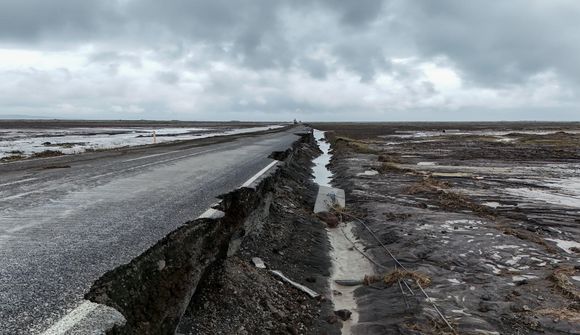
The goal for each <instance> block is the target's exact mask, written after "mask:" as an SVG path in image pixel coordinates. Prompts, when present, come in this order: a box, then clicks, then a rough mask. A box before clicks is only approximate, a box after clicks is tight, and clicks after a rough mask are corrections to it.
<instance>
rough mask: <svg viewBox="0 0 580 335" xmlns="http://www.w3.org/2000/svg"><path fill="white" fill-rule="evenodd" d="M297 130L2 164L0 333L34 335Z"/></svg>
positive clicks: (263, 161) (235, 183)
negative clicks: (111, 272)
mask: <svg viewBox="0 0 580 335" xmlns="http://www.w3.org/2000/svg"><path fill="white" fill-rule="evenodd" d="M299 130H300V129H299V128H292V129H285V130H282V131H271V132H263V133H260V134H255V135H238V136H231V137H227V138H226V137H222V138H219V139H203V140H198V141H185V142H179V143H173V144H163V145H157V146H150V147H141V148H134V149H123V150H111V151H104V152H95V153H85V154H81V155H67V156H60V157H54V158H47V159H35V160H24V161H19V162H12V163H4V164H0V258H1V259H2V263H1V264H0V278H1V280H0V301H2V304H1V305H0V333H1V334H34V333H37V332H39V331H41V330H43V329H45V328H46V327H47V326H49V325H50V324H52V323H53V322H55V321H57V320H58V319H59V318H60V317H62V315H63V314H65V313H66V312H67V311H68V310H70V309H72V308H74V307H76V306H77V305H78V304H79V302H80V301H81V300H82V296H83V294H84V293H85V292H86V290H87V289H88V288H89V287H90V286H91V284H92V283H93V281H94V280H95V279H97V278H98V277H99V276H100V275H102V274H103V273H104V272H106V271H108V270H110V269H112V268H115V267H117V266H118V265H120V264H123V263H127V262H128V261H130V260H131V259H132V258H134V257H135V256H137V255H139V254H141V253H142V252H143V251H145V250H146V249H147V248H148V247H150V246H151V245H152V244H154V243H155V242H157V241H158V240H159V239H160V238H162V237H164V236H165V235H166V234H167V233H169V232H171V231H172V230H174V229H175V228H176V227H178V226H180V225H181V224H182V223H184V222H186V221H188V220H191V219H194V218H196V217H197V216H199V215H200V214H202V213H203V212H204V211H205V210H206V209H207V208H208V207H209V206H210V205H211V204H213V203H214V202H216V196H218V195H219V194H222V193H225V192H228V191H230V190H232V189H234V188H237V187H239V186H240V185H241V184H242V183H244V182H245V181H246V180H247V179H249V178H250V177H252V176H253V175H254V174H256V173H257V172H258V171H260V170H261V169H263V168H264V167H265V166H266V165H268V164H269V163H270V162H272V159H270V158H268V156H269V155H270V154H271V153H272V152H273V151H283V150H286V149H288V148H289V147H290V146H291V144H292V143H293V142H294V141H296V140H297V139H298V136H296V135H294V132H296V131H299Z"/></svg>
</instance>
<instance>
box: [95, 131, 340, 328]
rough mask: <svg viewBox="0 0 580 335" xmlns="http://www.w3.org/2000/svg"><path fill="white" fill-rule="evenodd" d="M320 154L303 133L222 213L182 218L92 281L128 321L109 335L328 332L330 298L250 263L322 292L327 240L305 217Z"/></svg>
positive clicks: (99, 296) (229, 197)
mask: <svg viewBox="0 0 580 335" xmlns="http://www.w3.org/2000/svg"><path fill="white" fill-rule="evenodd" d="M317 153H318V152H317V149H316V148H315V146H314V145H313V138H312V135H311V134H305V135H303V136H302V137H301V139H300V140H299V141H297V142H296V143H295V144H294V146H293V148H292V149H291V150H289V151H286V152H284V153H275V154H274V155H273V156H272V157H273V158H276V159H282V160H283V161H281V162H280V163H279V164H278V168H277V169H276V170H275V171H274V172H273V173H271V174H270V175H268V176H265V177H264V178H262V179H261V181H259V182H256V183H255V185H252V186H251V187H244V188H240V189H237V190H235V191H233V192H231V193H228V194H225V195H223V196H222V197H221V198H222V201H221V204H220V206H219V209H220V210H221V211H223V213H224V215H223V217H221V218H219V219H197V220H194V221H191V222H188V223H186V224H184V225H183V226H182V227H181V228H179V229H177V230H176V231H174V232H172V233H170V234H169V235H168V236H166V237H165V238H164V239H162V240H161V241H159V242H158V243H157V244H156V245H155V246H153V247H152V248H150V249H149V250H148V251H146V252H145V253H144V254H142V255H140V256H139V257H137V258H135V259H134V260H133V261H131V262H130V263H129V264H126V265H123V266H121V267H118V268H117V269H114V270H112V271H110V272H108V273H107V274H105V275H104V276H102V277H101V278H100V279H99V280H97V281H96V282H95V284H94V285H93V287H92V288H91V290H90V292H89V293H87V294H86V298H87V299H89V300H91V301H93V302H97V303H101V304H105V305H108V306H111V307H113V308H115V309H117V310H118V311H119V312H121V313H122V314H123V315H124V317H125V318H126V320H127V322H126V324H125V325H124V326H117V327H116V328H114V329H113V330H111V331H109V334H173V333H175V332H176V330H177V328H178V327H179V332H180V333H196V334H210V333H220V332H229V333H232V332H236V333H280V334H284V333H320V330H322V329H325V330H324V331H325V332H328V333H334V330H335V329H334V327H333V326H331V325H329V324H327V323H326V322H322V321H321V320H322V319H324V318H325V316H326V314H327V313H328V311H329V310H331V306H330V304H329V303H328V302H327V301H324V299H319V300H315V299H311V298H308V297H307V296H305V295H304V293H302V292H300V291H299V290H297V289H295V288H293V287H291V286H289V285H287V284H283V283H281V282H280V281H278V280H276V279H275V278H274V277H273V276H272V274H271V273H270V272H269V271H268V270H267V269H256V268H255V267H254V266H253V265H252V264H251V258H252V257H261V258H262V259H263V260H264V261H265V263H266V265H267V266H268V268H269V269H274V270H282V272H284V274H285V275H287V276H288V277H289V278H291V279H293V280H295V281H297V282H299V283H301V284H303V285H306V286H309V287H310V288H312V289H314V290H317V291H318V292H319V293H325V292H326V291H327V287H326V280H323V279H321V278H323V277H325V276H326V277H327V276H328V268H329V266H330V265H329V264H330V263H329V261H328V257H327V249H328V241H327V240H326V238H325V235H324V227H323V225H322V223H321V222H320V221H318V220H317V219H315V218H313V217H312V215H311V208H312V204H313V196H314V193H315V185H314V184H313V183H312V182H311V181H310V180H309V179H310V173H311V169H310V168H311V159H312V157H313V156H315V155H316V154H317ZM238 249H239V252H237V254H236V251H238ZM228 255H229V257H228ZM228 288H229V289H228ZM184 314H185V316H184ZM182 319H183V320H182ZM180 323H181V324H180Z"/></svg>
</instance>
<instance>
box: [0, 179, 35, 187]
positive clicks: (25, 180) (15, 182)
mask: <svg viewBox="0 0 580 335" xmlns="http://www.w3.org/2000/svg"><path fill="white" fill-rule="evenodd" d="M36 179H38V178H27V179H21V180H17V181H13V182H10V183H5V184H0V187H2V186H9V185H15V184H20V183H25V182H27V181H32V180H36Z"/></svg>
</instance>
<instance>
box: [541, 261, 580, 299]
mask: <svg viewBox="0 0 580 335" xmlns="http://www.w3.org/2000/svg"><path fill="white" fill-rule="evenodd" d="M575 273H576V270H575V269H574V267H572V266H562V267H559V268H557V269H555V270H554V272H552V274H551V275H550V277H548V279H550V280H551V281H552V282H553V283H554V287H555V288H556V289H558V290H559V291H560V292H562V293H563V294H564V295H565V296H566V297H568V298H570V299H572V300H574V301H575V302H580V291H579V290H578V289H577V288H576V287H575V286H574V284H572V283H571V282H570V276H573V275H574V274H575Z"/></svg>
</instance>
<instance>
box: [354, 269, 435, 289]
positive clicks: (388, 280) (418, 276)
mask: <svg viewBox="0 0 580 335" xmlns="http://www.w3.org/2000/svg"><path fill="white" fill-rule="evenodd" d="M406 279H411V280H412V281H415V282H417V283H418V284H419V285H421V286H423V287H424V288H425V287H428V286H429V285H430V284H431V278H429V276H427V275H426V274H424V273H421V272H418V271H409V270H404V269H396V270H393V271H391V272H389V273H386V274H383V275H365V277H364V284H365V285H371V284H374V283H377V282H382V283H385V284H386V285H387V286H391V285H393V284H398V283H399V282H400V281H401V280H406Z"/></svg>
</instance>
